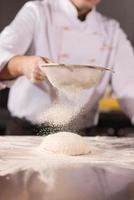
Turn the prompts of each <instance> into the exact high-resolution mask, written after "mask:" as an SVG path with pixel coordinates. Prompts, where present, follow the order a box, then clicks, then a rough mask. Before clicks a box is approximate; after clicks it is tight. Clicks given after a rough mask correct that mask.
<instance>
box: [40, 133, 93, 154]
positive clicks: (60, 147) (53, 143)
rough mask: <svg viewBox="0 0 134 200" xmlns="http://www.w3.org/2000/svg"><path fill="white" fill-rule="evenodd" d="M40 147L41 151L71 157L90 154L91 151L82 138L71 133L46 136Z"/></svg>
mask: <svg viewBox="0 0 134 200" xmlns="http://www.w3.org/2000/svg"><path fill="white" fill-rule="evenodd" d="M40 147H41V149H42V150H46V151H49V152H53V153H56V154H66V155H71V156H77V155H85V154H89V153H91V149H90V147H89V145H88V143H87V142H86V141H85V140H84V138H83V137H82V136H80V135H78V134H75V133H71V132H58V133H55V134H51V135H48V136H46V137H45V138H44V141H43V142H42V144H41V146H40Z"/></svg>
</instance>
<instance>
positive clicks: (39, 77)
mask: <svg viewBox="0 0 134 200" xmlns="http://www.w3.org/2000/svg"><path fill="white" fill-rule="evenodd" d="M26 63H27V64H26V65H24V66H23V67H22V73H23V75H25V76H26V77H27V78H28V79H30V80H31V81H32V82H33V83H39V82H41V81H44V80H45V79H46V75H45V73H44V72H42V70H41V68H40V66H41V65H43V64H45V63H51V61H50V60H49V59H48V58H44V57H39V56H28V57H27V58H26Z"/></svg>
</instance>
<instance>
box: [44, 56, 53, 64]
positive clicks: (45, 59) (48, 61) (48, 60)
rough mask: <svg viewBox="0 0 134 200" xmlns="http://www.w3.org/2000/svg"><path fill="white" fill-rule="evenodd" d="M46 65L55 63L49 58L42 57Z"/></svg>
mask: <svg viewBox="0 0 134 200" xmlns="http://www.w3.org/2000/svg"><path fill="white" fill-rule="evenodd" d="M41 58H42V60H43V61H44V62H45V63H53V62H52V61H51V60H50V59H49V58H46V57H41Z"/></svg>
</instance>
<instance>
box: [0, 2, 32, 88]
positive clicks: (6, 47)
mask: <svg viewBox="0 0 134 200" xmlns="http://www.w3.org/2000/svg"><path fill="white" fill-rule="evenodd" d="M34 21H35V11H34V7H33V6H31V3H30V2H28V3H26V4H25V5H24V6H23V7H22V8H21V10H20V11H19V12H18V14H17V15H16V17H15V19H14V20H13V21H12V22H11V24H10V25H8V26H7V27H6V28H5V29H4V30H3V31H2V32H1V34H0V71H1V70H2V69H3V68H4V66H5V65H6V64H7V63H8V61H9V60H10V59H11V58H13V57H14V56H18V55H24V54H25V53H26V52H27V50H28V48H29V46H30V44H31V42H32V39H33V35H34V28H35V22H34ZM7 82H8V84H9V83H12V81H7ZM7 82H5V81H1V84H0V89H2V88H4V87H5V85H6V84H7ZM8 84H7V85H8ZM9 85H10V84H9Z"/></svg>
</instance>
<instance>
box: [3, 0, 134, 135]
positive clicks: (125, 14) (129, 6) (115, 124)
mask: <svg viewBox="0 0 134 200" xmlns="http://www.w3.org/2000/svg"><path fill="white" fill-rule="evenodd" d="M25 2H27V1H26V0H13V1H11V0H0V31H1V30H2V29H3V28H4V27H5V26H6V25H8V24H9V23H10V22H11V20H12V19H13V18H14V17H15V15H16V13H17V11H18V10H19V9H20V8H21V6H22V5H23V4H24V3H25ZM97 9H98V10H99V11H100V12H101V13H103V14H104V15H107V16H110V17H112V18H115V19H117V20H118V21H119V22H120V24H121V27H122V28H123V29H124V30H125V32H126V33H127V35H128V38H129V39H130V40H131V42H132V44H133V46H134V11H133V9H134V0H102V2H101V4H100V5H99V7H98V8H97ZM8 92H9V90H8V89H5V90H3V91H0V134H2V133H3V134H4V129H5V126H6V122H7V120H9V118H10V116H9V113H8V111H7V99H8ZM100 111H101V115H100V120H99V124H98V127H97V128H96V129H95V130H93V131H98V132H100V134H103V133H106V134H107V135H109V136H112V135H118V136H122V135H123V136H124V135H130V134H132V133H134V127H133V126H132V125H131V123H130V121H129V119H128V118H127V117H126V116H125V115H124V114H123V113H122V112H121V111H120V107H119V105H118V102H117V100H116V97H114V94H112V92H111V90H110V88H109V87H108V88H107V91H106V94H105V96H104V97H103V99H102V100H101V101H100Z"/></svg>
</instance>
